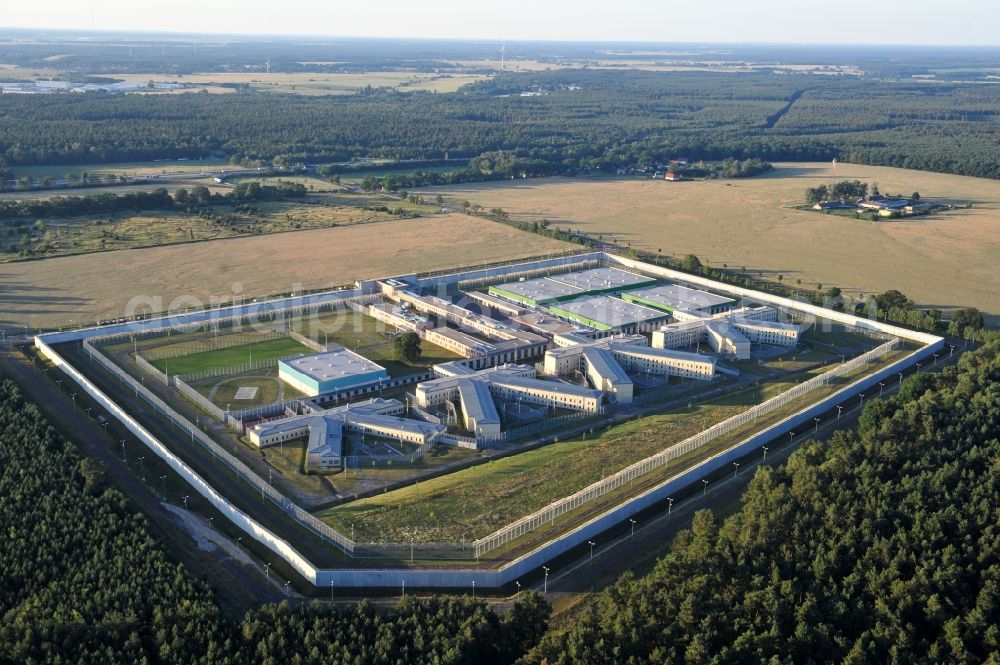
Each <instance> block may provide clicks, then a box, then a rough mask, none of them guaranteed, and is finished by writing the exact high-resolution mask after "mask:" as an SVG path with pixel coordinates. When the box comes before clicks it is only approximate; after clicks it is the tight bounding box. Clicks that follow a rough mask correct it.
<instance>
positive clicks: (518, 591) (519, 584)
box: [514, 580, 521, 598]
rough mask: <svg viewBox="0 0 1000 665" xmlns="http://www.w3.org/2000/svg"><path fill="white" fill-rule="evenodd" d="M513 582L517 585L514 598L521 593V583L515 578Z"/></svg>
mask: <svg viewBox="0 0 1000 665" xmlns="http://www.w3.org/2000/svg"><path fill="white" fill-rule="evenodd" d="M514 584H516V585H517V594H515V596H514V597H515V598H518V597H520V595H521V583H520V582H518V581H517V580H514Z"/></svg>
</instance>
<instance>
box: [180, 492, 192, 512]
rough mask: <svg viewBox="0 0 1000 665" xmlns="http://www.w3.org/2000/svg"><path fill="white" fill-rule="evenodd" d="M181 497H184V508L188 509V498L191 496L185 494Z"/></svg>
mask: <svg viewBox="0 0 1000 665" xmlns="http://www.w3.org/2000/svg"><path fill="white" fill-rule="evenodd" d="M181 498H182V499H184V510H187V509H188V499H190V498H191V497H190V496H189V495H187V494H185V495H184V496H182V497H181Z"/></svg>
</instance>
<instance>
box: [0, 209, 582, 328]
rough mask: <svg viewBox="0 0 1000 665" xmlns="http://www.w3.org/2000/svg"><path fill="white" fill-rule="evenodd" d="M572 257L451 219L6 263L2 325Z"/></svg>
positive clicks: (533, 238) (562, 247)
mask: <svg viewBox="0 0 1000 665" xmlns="http://www.w3.org/2000/svg"><path fill="white" fill-rule="evenodd" d="M570 249H573V246H572V245H568V244H566V243H562V242H557V241H554V240H548V239H545V238H540V237H539V236H537V235H534V234H530V233H523V232H520V231H517V230H514V229H511V228H510V227H507V226H503V225H501V224H495V223H492V222H488V221H485V220H481V219H476V218H474V217H469V216H467V215H461V214H451V215H439V216H435V217H429V218H422V219H401V220H392V221H388V222H380V223H375V224H362V225H355V226H347V227H340V228H333V229H319V230H315V231H299V232H295V233H281V234H276V235H269V236H254V237H246V238H233V239H230V240H225V241H207V242H200V243H190V244H184V245H173V246H168V247H155V248H149V249H135V250H122V251H119V252H103V253H96V254H83V255H79V256H66V257H56V258H51V259H45V260H42V261H26V262H18V263H7V264H0V302H2V310H0V311H2V314H0V325H4V326H13V327H18V326H23V325H28V326H30V327H32V328H58V327H60V326H67V325H71V324H77V325H79V324H83V323H88V322H91V321H94V320H97V319H102V318H111V317H117V316H122V315H123V314H125V312H126V306H127V305H128V303H129V301H130V300H132V299H133V298H134V297H138V298H140V299H141V302H143V303H147V304H148V305H149V306H151V307H152V308H153V309H155V310H158V311H162V310H163V309H164V308H169V307H170V306H171V304H172V303H173V304H174V305H176V306H185V305H187V306H190V305H194V304H208V303H209V302H210V301H211V299H212V298H216V299H218V300H219V301H223V302H228V301H230V300H232V298H233V296H234V295H236V294H240V295H251V296H252V295H266V294H268V293H275V292H276V291H279V292H287V291H289V290H291V289H292V288H293V287H294V288H322V287H329V286H334V285H340V284H344V283H347V282H353V281H354V280H355V279H359V278H366V277H382V276H385V275H394V274H403V273H407V272H413V271H422V270H435V269H445V268H454V267H458V266H463V265H469V264H475V263H477V262H480V263H481V262H484V261H491V262H492V261H498V260H504V259H516V258H523V257H527V256H535V255H539V254H545V253H549V252H564V251H567V250H570ZM146 309H148V308H146ZM138 311H142V308H140V309H139V310H138Z"/></svg>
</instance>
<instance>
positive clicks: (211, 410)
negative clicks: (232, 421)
mask: <svg viewBox="0 0 1000 665" xmlns="http://www.w3.org/2000/svg"><path fill="white" fill-rule="evenodd" d="M174 387H175V388H177V390H178V391H179V392H180V393H181V394H182V395H184V396H185V397H187V398H188V399H189V400H191V401H192V402H194V403H195V404H197V405H198V407H199V408H201V409H202V410H204V411H205V412H206V413H208V414H209V415H211V416H213V417H215V418H218V419H219V420H222V419H224V418H225V417H226V412H225V411H223V410H222V409H220V408H219V407H217V406H216V405H214V404H212V402H210V401H209V400H208V398H207V397H205V396H204V395H202V394H201V393H199V392H198V391H197V390H195V389H194V388H192V387H191V386H189V385H188V384H186V383H184V381H183V380H182V379H181V377H179V376H175V377H174Z"/></svg>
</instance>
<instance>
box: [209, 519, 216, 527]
mask: <svg viewBox="0 0 1000 665" xmlns="http://www.w3.org/2000/svg"><path fill="white" fill-rule="evenodd" d="M214 519H215V518H214V517H209V518H208V528H209V529H211V528H212V520H214Z"/></svg>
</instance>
